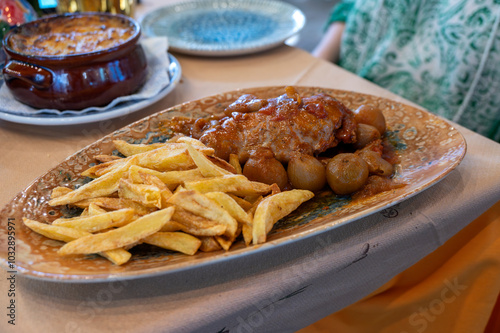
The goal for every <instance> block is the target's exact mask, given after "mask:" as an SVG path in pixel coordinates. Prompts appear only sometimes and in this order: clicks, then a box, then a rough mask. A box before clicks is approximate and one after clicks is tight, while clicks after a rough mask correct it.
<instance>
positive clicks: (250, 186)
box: [184, 174, 271, 196]
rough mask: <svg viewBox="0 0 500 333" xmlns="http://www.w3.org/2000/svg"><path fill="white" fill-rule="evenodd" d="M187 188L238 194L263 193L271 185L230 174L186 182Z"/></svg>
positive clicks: (206, 191)
mask: <svg viewBox="0 0 500 333" xmlns="http://www.w3.org/2000/svg"><path fill="white" fill-rule="evenodd" d="M184 187H185V188H186V190H194V191H198V192H200V193H208V192H225V193H232V194H235V195H238V196H246V195H262V194H266V193H269V192H270V191H271V186H270V185H267V184H264V183H258V182H253V181H250V180H248V178H247V177H245V176H243V175H233V174H228V175H224V176H221V177H212V178H205V179H200V180H195V181H191V182H186V183H184Z"/></svg>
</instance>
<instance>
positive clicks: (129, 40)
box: [3, 13, 147, 110]
mask: <svg viewBox="0 0 500 333" xmlns="http://www.w3.org/2000/svg"><path fill="white" fill-rule="evenodd" d="M140 34H141V29H140V25H139V24H138V23H137V22H136V21H135V20H133V19H132V18H130V17H127V16H124V15H117V14H109V13H77V14H64V15H54V16H49V17H45V18H42V19H39V20H36V21H32V22H29V23H26V24H23V25H21V26H19V27H16V28H14V29H13V30H11V31H10V32H9V33H8V34H7V35H6V36H5V38H4V42H3V47H4V50H5V52H6V54H7V62H6V64H5V67H4V69H3V76H4V80H5V83H6V85H7V87H8V88H9V89H10V91H11V92H12V94H13V96H14V98H16V99H17V100H19V101H20V102H22V103H24V104H27V105H29V106H32V107H34V108H40V109H58V110H81V109H85V108H87V107H90V106H104V105H106V104H108V103H110V102H111V101H113V100H114V99H115V98H117V97H120V96H125V95H129V94H131V93H134V92H135V91H137V90H138V89H139V88H140V87H141V86H142V85H143V84H144V82H145V80H146V74H147V61H146V56H145V54H144V50H143V49H142V47H141V45H140V44H139V43H138V40H139V37H140Z"/></svg>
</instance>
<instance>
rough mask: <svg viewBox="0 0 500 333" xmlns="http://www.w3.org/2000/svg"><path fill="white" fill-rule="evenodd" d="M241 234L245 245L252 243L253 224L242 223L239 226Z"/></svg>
mask: <svg viewBox="0 0 500 333" xmlns="http://www.w3.org/2000/svg"><path fill="white" fill-rule="evenodd" d="M241 234H242V235H243V240H244V241H245V245H246V246H249V245H250V244H252V237H253V225H252V226H249V225H248V224H243V225H242V226H241Z"/></svg>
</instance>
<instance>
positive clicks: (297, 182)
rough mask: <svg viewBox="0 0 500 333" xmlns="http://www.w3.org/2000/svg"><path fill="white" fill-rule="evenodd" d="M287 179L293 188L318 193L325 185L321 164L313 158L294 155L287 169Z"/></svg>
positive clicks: (304, 155)
mask: <svg viewBox="0 0 500 333" xmlns="http://www.w3.org/2000/svg"><path fill="white" fill-rule="evenodd" d="M287 173H288V179H289V180H290V183H291V184H292V187H293V188H296V189H301V190H309V191H313V192H314V191H319V190H321V189H322V188H323V187H324V186H325V184H326V172H325V167H324V165H323V163H321V162H320V161H318V160H317V159H316V158H315V157H314V156H311V155H306V154H295V155H293V156H292V158H290V161H289V162H288V167H287Z"/></svg>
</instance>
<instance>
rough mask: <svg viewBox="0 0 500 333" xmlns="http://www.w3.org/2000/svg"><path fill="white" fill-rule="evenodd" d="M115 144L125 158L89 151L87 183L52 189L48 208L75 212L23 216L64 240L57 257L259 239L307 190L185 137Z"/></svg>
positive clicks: (118, 256)
mask: <svg viewBox="0 0 500 333" xmlns="http://www.w3.org/2000/svg"><path fill="white" fill-rule="evenodd" d="M114 145H115V148H116V150H117V151H118V152H120V153H121V154H122V155H123V156H125V157H119V156H115V155H100V156H96V160H97V161H99V162H101V163H99V164H96V165H95V166H92V167H90V168H89V169H87V170H85V171H84V172H83V173H82V175H83V176H87V177H91V178H94V179H93V180H92V181H91V182H88V183H86V184H85V185H83V186H81V187H79V188H77V189H70V188H66V187H57V188H54V189H53V190H52V193H51V199H50V201H49V205H50V206H63V205H69V206H76V207H80V208H82V209H83V212H82V213H81V215H80V216H78V217H72V218H58V219H56V220H54V221H53V222H52V223H51V224H49V223H43V222H38V221H34V220H30V219H27V218H23V222H24V224H25V225H26V226H27V227H29V228H30V229H31V230H33V231H35V232H37V233H39V234H41V235H43V236H46V237H48V238H51V239H55V240H59V241H62V242H65V243H66V244H64V245H63V246H62V247H61V248H60V249H59V250H58V253H59V254H60V255H78V254H80V255H81V254H92V253H97V254H99V255H101V256H103V257H105V258H107V259H108V260H110V261H111V262H113V263H114V264H116V265H122V264H124V263H126V262H127V261H129V260H130V258H131V256H132V255H131V253H130V252H129V250H130V248H131V247H133V246H135V245H137V244H141V243H147V244H151V245H154V246H158V247H161V248H164V249H168V250H172V251H177V252H181V253H184V254H187V255H193V254H195V253H196V252H197V251H198V250H200V251H205V252H209V251H217V250H221V249H224V250H226V251H228V250H229V249H230V247H231V245H232V244H233V243H234V242H235V241H236V240H237V239H238V238H239V237H240V235H241V236H242V238H243V240H244V242H245V244H246V245H247V246H249V245H250V244H260V243H264V242H265V241H266V237H267V234H268V233H269V232H270V231H271V229H272V227H273V225H274V224H275V223H276V222H277V221H278V220H279V219H281V218H283V217H285V216H286V215H288V214H290V213H291V212H292V211H294V210H295V209H296V208H297V207H298V206H300V205H301V204H302V203H303V202H305V201H307V200H309V199H311V198H312V197H313V196H314V194H313V193H312V192H310V191H306V190H291V191H285V192H280V191H279V188H278V187H277V186H276V185H275V184H274V185H267V184H263V183H259V182H254V181H250V180H248V179H247V178H246V177H245V176H243V175H242V174H241V166H240V164H239V161H238V158H237V156H231V158H230V159H229V161H224V160H221V159H219V158H217V157H216V156H215V155H214V150H213V149H212V148H209V147H207V146H205V145H204V144H203V143H201V142H200V141H199V140H196V139H193V138H190V137H186V136H175V137H173V138H171V139H170V140H168V141H167V142H165V143H154V144H149V145H147V144H130V143H127V142H126V141H123V140H116V141H114Z"/></svg>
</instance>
